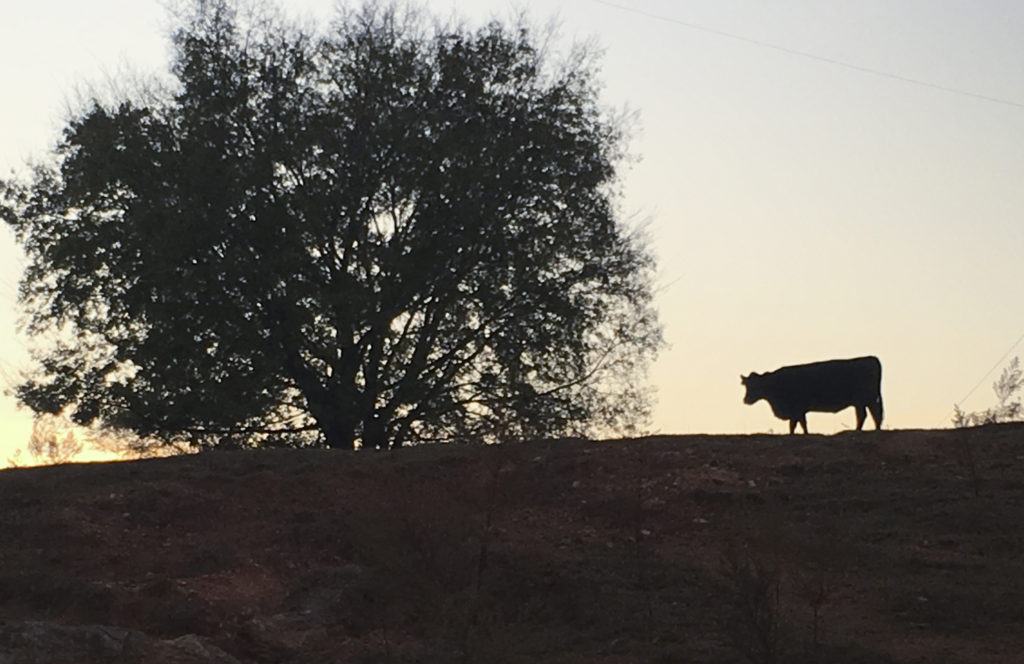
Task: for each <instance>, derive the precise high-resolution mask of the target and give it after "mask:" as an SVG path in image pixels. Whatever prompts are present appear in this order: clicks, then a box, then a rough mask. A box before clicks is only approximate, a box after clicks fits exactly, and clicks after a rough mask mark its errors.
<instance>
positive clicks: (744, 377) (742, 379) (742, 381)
mask: <svg viewBox="0 0 1024 664" xmlns="http://www.w3.org/2000/svg"><path fill="white" fill-rule="evenodd" d="M740 382H741V383H743V384H744V385H746V384H747V377H746V376H744V375H743V374H740Z"/></svg>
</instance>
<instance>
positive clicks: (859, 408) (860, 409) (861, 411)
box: [854, 404, 868, 431]
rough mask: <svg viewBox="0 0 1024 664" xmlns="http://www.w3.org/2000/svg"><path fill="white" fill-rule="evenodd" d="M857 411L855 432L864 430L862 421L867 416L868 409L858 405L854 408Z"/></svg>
mask: <svg viewBox="0 0 1024 664" xmlns="http://www.w3.org/2000/svg"><path fill="white" fill-rule="evenodd" d="M854 408H856V409H857V431H860V430H861V429H863V428H864V420H865V418H867V416H868V409H867V408H865V407H864V406H861V405H860V404H857V405H855V406H854Z"/></svg>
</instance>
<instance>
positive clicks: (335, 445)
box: [317, 414, 356, 450]
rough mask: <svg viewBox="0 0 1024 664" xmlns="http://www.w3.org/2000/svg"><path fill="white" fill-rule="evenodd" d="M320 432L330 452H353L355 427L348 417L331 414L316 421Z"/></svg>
mask: <svg viewBox="0 0 1024 664" xmlns="http://www.w3.org/2000/svg"><path fill="white" fill-rule="evenodd" d="M317 423H318V424H319V425H320V430H321V431H323V432H324V438H326V440H327V447H329V448H331V449H332V450H354V449H355V448H356V427H355V423H354V422H353V421H352V419H351V418H349V417H344V416H339V415H337V414H331V415H330V416H327V417H324V419H322V420H319V419H318V420H317Z"/></svg>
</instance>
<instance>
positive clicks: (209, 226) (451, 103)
mask: <svg viewBox="0 0 1024 664" xmlns="http://www.w3.org/2000/svg"><path fill="white" fill-rule="evenodd" d="M179 18H180V25H181V27H180V28H179V29H178V30H177V31H176V32H175V34H174V35H173V45H174V59H173V64H172V67H171V74H172V82H171V83H168V84H164V85H163V86H162V87H161V88H159V89H162V90H164V92H155V93H154V92H150V93H148V94H145V95H142V94H138V95H134V96H132V97H130V98H119V99H115V100H113V101H110V100H109V99H108V100H106V101H99V100H97V101H93V102H91V103H89V104H87V105H85V108H84V110H83V111H81V112H80V113H77V114H76V115H74V116H73V117H72V118H71V119H70V120H69V121H68V124H67V126H66V128H65V130H64V132H63V137H62V140H61V142H60V143H59V146H58V148H57V150H56V153H55V157H54V159H52V160H51V162H50V164H49V165H46V166H40V167H37V168H36V169H35V170H34V172H33V174H32V175H31V176H30V177H28V178H23V179H22V180H19V181H8V182H5V183H0V190H2V199H0V213H2V214H3V216H4V219H5V220H6V221H7V222H8V223H9V224H10V225H11V226H12V227H13V228H14V230H15V232H16V236H17V237H18V238H19V240H20V242H21V243H22V244H23V246H24V249H25V251H26V254H27V256H28V259H29V262H28V267H27V270H26V274H25V276H24V279H23V282H22V286H21V297H22V300H23V302H24V304H25V305H26V307H27V310H28V314H29V316H28V330H29V332H30V333H32V334H36V335H40V336H42V337H45V338H47V339H49V340H50V343H48V344H45V345H41V346H40V350H39V353H38V355H39V360H40V369H39V373H38V374H37V375H35V376H33V377H31V378H30V379H29V380H27V381H26V382H25V383H24V384H23V385H22V386H21V388H20V397H21V398H22V400H23V401H24V402H25V403H27V404H28V405H29V406H31V407H32V408H33V409H34V410H36V411H38V412H58V411H62V410H66V411H69V412H72V413H73V417H74V418H75V419H76V420H77V421H79V422H83V423H87V422H92V421H94V420H97V419H98V420H99V421H101V422H103V423H105V424H107V425H109V426H114V427H121V428H127V429H130V430H133V431H135V432H138V433H139V434H142V435H146V436H155V437H158V438H162V439H165V440H171V439H175V438H176V437H177V438H180V437H182V436H188V437H190V438H191V440H194V441H197V442H200V443H209V442H213V441H216V440H217V439H218V437H221V436H226V435H230V436H232V437H235V438H236V439H237V438H239V437H241V438H244V439H247V440H248V441H249V442H250V443H252V444H259V443H261V442H276V443H285V444H326V445H328V446H330V447H339V448H353V447H355V446H356V445H362V446H364V447H370V448H374V447H386V446H391V445H401V444H407V443H414V442H423V441H450V440H463V439H483V440H488V439H495V438H500V437H502V436H538V435H549V436H550V435H564V434H568V433H579V432H585V431H587V430H588V429H592V428H593V427H612V428H616V427H621V426H622V425H625V424H629V423H631V422H632V421H634V420H635V418H636V416H637V414H638V413H640V412H642V411H643V406H644V390H642V389H640V388H638V387H637V384H638V383H637V382H636V381H637V378H638V377H639V374H641V373H642V371H643V368H644V367H645V365H646V364H647V362H648V361H649V360H650V358H651V356H652V354H653V352H654V351H655V350H656V348H657V347H658V345H659V344H660V331H659V326H658V324H657V320H656V316H655V314H654V311H653V308H652V305H651V279H652V270H653V265H652V259H651V256H650V253H649V251H648V250H647V248H646V247H645V245H644V243H643V241H642V240H641V238H640V237H639V236H638V235H637V234H636V233H633V232H630V231H629V229H627V228H626V227H625V226H624V224H623V222H622V220H621V219H620V215H619V212H618V209H617V187H618V183H619V180H618V176H617V170H616V169H617V167H618V166H619V165H620V164H621V162H622V160H623V157H624V132H623V128H624V127H623V122H622V120H621V117H620V116H615V115H612V114H610V113H608V112H607V111H606V110H605V109H604V108H603V107H602V106H601V105H600V102H599V99H598V93H597V81H596V80H595V71H596V68H595V64H594V60H593V58H591V57H589V55H588V54H587V52H586V51H585V50H583V49H574V50H573V51H571V52H570V53H569V54H568V55H567V56H565V57H560V58H554V57H553V56H551V55H550V54H549V53H547V52H546V51H545V50H544V49H543V48H541V47H540V46H539V45H538V41H537V38H536V37H535V35H534V33H533V32H531V31H530V30H529V29H527V28H525V27H523V26H522V25H518V24H517V25H514V26H512V27H508V26H506V25H503V24H501V23H497V22H495V23H490V24H487V25H486V26H484V27H482V28H480V29H476V30H470V29H468V28H465V27H463V26H462V25H451V24H449V25H445V26H439V25H437V24H428V23H427V22H426V21H425V20H424V19H423V18H422V15H420V14H418V13H417V12H415V11H412V10H410V9H409V8H407V7H400V6H395V5H386V6H385V5H379V4H369V5H366V6H364V7H363V8H361V9H359V10H356V11H347V12H346V11H342V12H340V13H339V16H338V19H337V20H336V21H335V23H334V24H333V25H332V27H331V28H330V29H329V30H326V31H316V30H312V29H308V28H307V29H302V28H299V27H296V26H295V25H292V24H289V23H288V22H287V21H286V20H285V19H283V18H280V17H279V16H278V15H276V14H274V13H273V12H272V11H271V10H270V9H268V8H266V7H264V8H263V9H262V10H260V11H258V12H255V13H252V12H250V13H249V14H245V15H243V14H242V13H241V12H240V11H238V10H237V8H236V6H235V5H234V4H233V3H232V2H229V1H228V0H219V1H210V0H207V1H203V2H196V3H195V4H194V5H192V6H191V7H189V8H188V11H187V12H185V13H182V14H180V15H179Z"/></svg>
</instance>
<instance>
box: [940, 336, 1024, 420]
mask: <svg viewBox="0 0 1024 664" xmlns="http://www.w3.org/2000/svg"><path fill="white" fill-rule="evenodd" d="M1022 341H1024V334H1022V335H1020V337H1018V338H1017V340H1016V341H1014V342H1013V345H1012V346H1010V347H1009V348H1008V349H1007V351H1006V352H1005V353H1003V356H1002V357H1000V358H999V360H998V361H997V362H996V363H995V364H993V365H992V368H991V369H989V370H988V371H987V372H986V373H985V375H984V376H982V377H981V380H979V381H978V382H977V384H976V385H975V386H974V387H972V388H971V391H970V392H968V393H967V394H966V395H964V398H963V399H960V401H957V402H956V403H957V405H960V404H962V403H963V402H965V401H967V400H968V399H970V398H971V395H972V394H974V391H975V390H977V389H978V388H979V387H981V384H982V383H984V382H985V381H986V380H987V379H988V377H989V376H990V375H992V372H993V371H995V370H996V369H997V368H998V367H999V366H1000V365H1001V364H1002V363H1003V362H1005V361H1006V358H1008V357H1009V356H1010V353H1012V352H1013V349H1014V348H1016V347H1017V346H1019V345H1020V342H1022Z"/></svg>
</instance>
